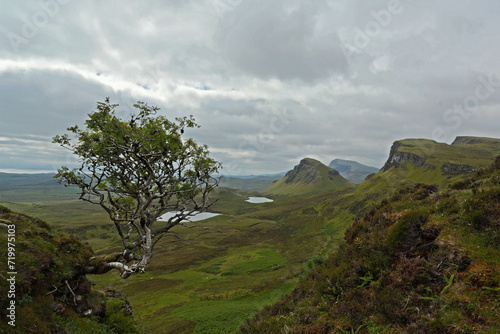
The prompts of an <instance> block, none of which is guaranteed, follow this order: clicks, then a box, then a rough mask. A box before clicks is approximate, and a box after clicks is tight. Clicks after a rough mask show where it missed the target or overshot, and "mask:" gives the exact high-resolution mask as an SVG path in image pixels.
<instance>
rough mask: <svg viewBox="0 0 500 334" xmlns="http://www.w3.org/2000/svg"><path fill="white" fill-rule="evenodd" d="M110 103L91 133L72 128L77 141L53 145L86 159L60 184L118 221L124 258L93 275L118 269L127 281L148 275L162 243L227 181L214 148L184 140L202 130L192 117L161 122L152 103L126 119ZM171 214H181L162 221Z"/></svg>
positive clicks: (91, 121) (97, 114)
mask: <svg viewBox="0 0 500 334" xmlns="http://www.w3.org/2000/svg"><path fill="white" fill-rule="evenodd" d="M116 107H118V105H117V104H111V103H110V100H109V98H106V100H105V102H98V103H97V110H96V111H94V112H92V113H90V114H89V118H88V120H87V121H86V122H85V128H83V129H80V128H79V127H78V126H77V125H75V126H73V127H69V128H68V131H69V134H64V135H58V136H55V137H54V138H53V142H54V143H57V144H59V145H61V146H62V147H65V148H67V149H69V150H70V151H72V152H73V153H74V154H75V155H77V156H78V157H79V165H80V167H78V168H73V169H70V168H68V167H66V166H62V167H61V168H60V169H59V170H58V173H57V174H56V176H55V177H56V178H58V180H59V182H60V183H63V184H65V185H66V186H68V185H75V186H78V188H79V189H80V199H81V200H84V201H87V202H90V203H93V204H98V205H100V206H101V207H102V208H103V209H104V210H105V211H106V212H107V213H108V214H109V217H110V218H111V220H112V221H113V223H114V225H115V227H116V230H117V232H118V234H119V236H120V238H121V241H122V244H123V251H122V252H120V253H118V254H114V255H110V256H107V257H106V258H105V260H103V261H96V262H95V266H93V267H91V268H88V271H89V273H100V272H105V271H109V270H110V269H112V268H116V269H118V270H119V271H120V272H121V277H122V278H127V277H129V276H130V275H131V274H132V273H135V272H141V273H143V272H144V271H145V269H146V266H147V265H148V263H149V262H150V260H151V257H152V255H153V248H154V246H155V245H156V243H157V242H158V241H159V240H160V239H161V238H162V237H163V236H164V235H165V234H166V233H168V232H169V230H170V229H171V228H172V227H174V226H176V225H178V224H182V223H183V221H185V219H186V218H187V217H189V216H193V215H196V214H197V213H199V212H203V211H205V210H206V209H207V208H208V207H209V206H210V205H212V204H213V203H214V202H215V200H216V199H215V198H213V197H212V194H213V190H214V189H215V187H217V185H218V183H219V179H218V178H216V177H214V175H216V174H217V172H218V170H219V168H220V167H221V166H220V163H218V162H217V161H215V160H214V159H212V158H211V157H210V156H209V151H208V147H207V146H206V145H198V144H197V143H196V142H195V141H194V140H193V139H192V138H189V139H183V138H182V135H183V134H184V131H185V129H187V128H196V127H199V125H198V124H197V123H196V122H195V119H194V118H193V117H192V116H190V117H182V118H175V121H171V120H169V119H167V118H166V117H165V116H161V115H158V111H159V108H158V107H154V106H149V105H148V104H146V103H144V102H137V104H135V105H134V107H135V108H137V110H138V112H137V113H136V114H134V115H131V116H130V119H129V120H123V119H121V118H120V117H118V116H117V115H116V112H115V109H116ZM165 212H175V214H174V215H173V216H172V217H170V218H168V220H166V221H158V218H160V217H161V215H162V214H164V213H165Z"/></svg>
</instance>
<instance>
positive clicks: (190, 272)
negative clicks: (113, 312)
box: [0, 187, 353, 333]
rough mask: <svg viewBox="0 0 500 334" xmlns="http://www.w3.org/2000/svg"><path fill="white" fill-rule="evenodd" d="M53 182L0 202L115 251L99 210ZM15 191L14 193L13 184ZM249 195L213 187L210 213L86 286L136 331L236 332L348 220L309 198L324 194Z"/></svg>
mask: <svg viewBox="0 0 500 334" xmlns="http://www.w3.org/2000/svg"><path fill="white" fill-rule="evenodd" d="M61 188H62V191H61V192H60V193H57V192H55V196H54V198H52V197H51V198H48V199H45V200H44V197H43V196H37V195H36V192H37V191H36V189H35V190H33V189H28V188H26V192H27V194H30V195H29V196H26V197H25V199H26V201H22V200H21V201H9V202H5V201H4V202H0V205H3V206H5V207H8V208H10V209H12V210H14V211H17V212H21V213H25V214H28V215H30V216H34V217H38V218H41V219H43V220H44V221H46V222H48V223H49V224H50V225H52V226H53V227H55V228H57V229H61V230H63V231H66V232H71V233H74V234H76V235H77V236H78V237H79V238H80V239H81V240H83V241H84V242H87V243H88V244H89V245H90V246H91V247H92V249H93V250H94V252H95V253H96V255H99V254H107V253H109V252H112V251H116V250H119V247H120V245H119V243H118V239H119V238H117V236H116V232H115V230H114V226H113V225H112V223H111V221H110V220H109V219H108V217H107V215H106V214H105V213H104V212H103V211H102V210H101V209H100V208H99V207H98V206H95V205H91V204H88V203H84V202H81V201H78V200H76V199H74V198H76V195H74V190H73V194H70V195H67V194H66V193H65V192H67V189H65V188H64V187H61ZM17 194H18V197H17V199H23V197H22V193H21V192H20V190H19V189H17ZM250 195H255V193H250V192H246V191H242V190H235V189H229V188H221V189H219V190H218V194H217V196H218V198H219V200H218V202H217V203H216V204H215V205H214V206H213V207H212V208H211V211H214V212H218V213H221V214H220V215H218V216H215V217H212V218H210V219H207V220H204V221H200V222H193V223H186V227H183V226H177V227H175V228H174V229H173V230H172V231H171V232H170V233H168V234H167V235H166V236H165V237H164V238H163V239H162V241H160V242H159V243H158V245H157V246H156V248H155V254H154V257H153V260H152V263H151V264H150V266H149V267H148V271H147V272H146V273H145V274H143V275H133V276H131V277H130V278H129V279H126V280H123V279H121V278H120V277H119V275H118V273H117V272H114V271H111V272H109V273H107V274H105V275H93V276H91V277H90V279H91V280H92V281H94V282H95V283H96V286H95V288H96V289H105V288H106V287H109V286H112V287H115V288H117V289H118V290H119V291H121V292H123V293H124V294H125V295H126V297H127V298H128V299H129V300H130V302H131V304H132V306H133V308H134V318H135V320H136V321H138V322H139V324H140V326H141V327H142V328H143V329H144V332H146V333H234V332H236V331H237V329H238V328H239V327H240V326H241V325H242V324H243V323H244V321H245V320H246V319H247V318H249V317H252V316H253V315H254V314H255V313H256V312H257V311H258V310H260V309H261V308H262V307H264V306H265V305H271V304H273V303H275V302H277V301H278V300H280V299H281V298H282V297H283V296H284V295H286V294H288V293H290V292H291V291H292V290H293V289H294V288H295V286H296V285H297V284H298V282H299V281H300V280H301V278H303V277H304V275H305V274H306V273H307V272H308V271H310V270H312V269H314V268H315V267H316V266H317V265H319V264H320V263H321V262H322V261H323V260H324V258H325V257H326V255H327V254H328V253H330V252H331V251H332V250H333V249H334V248H335V246H336V243H337V242H338V241H340V240H341V239H342V237H343V232H344V230H345V229H346V228H347V227H348V226H350V224H351V223H352V219H353V216H352V215H350V214H348V213H347V211H343V212H340V211H338V209H334V210H331V206H330V204H328V202H325V204H323V205H321V204H318V203H321V202H323V201H325V199H326V198H331V196H327V197H320V198H317V197H314V196H311V197H300V198H294V197H288V198H277V199H275V201H274V202H271V203H261V204H252V203H248V202H246V201H245V200H246V199H247V198H248V196H250ZM64 198H66V199H64ZM318 254H323V255H318Z"/></svg>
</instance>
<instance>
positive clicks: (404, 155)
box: [382, 141, 426, 172]
mask: <svg viewBox="0 0 500 334" xmlns="http://www.w3.org/2000/svg"><path fill="white" fill-rule="evenodd" d="M403 146H407V147H409V145H404V144H402V143H400V142H398V141H396V142H394V144H392V147H391V151H390V153H389V159H387V162H386V163H385V165H384V167H382V170H383V171H384V172H385V171H387V170H389V169H390V168H392V167H396V168H399V167H403V166H404V164H405V163H406V162H407V161H410V162H411V163H412V164H414V165H415V167H422V166H423V165H424V164H425V161H426V159H425V158H424V157H421V156H418V155H417V154H415V153H409V152H399V151H398V148H400V147H403Z"/></svg>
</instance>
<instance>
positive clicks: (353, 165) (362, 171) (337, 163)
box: [328, 159, 379, 184]
mask: <svg viewBox="0 0 500 334" xmlns="http://www.w3.org/2000/svg"><path fill="white" fill-rule="evenodd" d="M328 167H330V168H333V169H335V170H337V171H338V172H339V173H340V175H342V177H344V178H345V179H347V180H348V181H350V182H352V183H356V184H358V183H361V182H363V181H364V180H365V178H366V177H367V176H368V175H370V174H371V173H377V172H378V171H379V168H375V167H370V166H366V165H363V164H360V163H359V162H356V161H352V160H342V159H335V160H332V161H331V162H330V164H329V165H328Z"/></svg>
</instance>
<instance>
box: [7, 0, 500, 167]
mask: <svg viewBox="0 0 500 334" xmlns="http://www.w3.org/2000/svg"><path fill="white" fill-rule="evenodd" d="M124 4H125V5H124ZM0 9H1V10H2V13H3V16H2V17H3V19H2V22H1V23H0V30H1V31H2V33H3V36H4V38H2V39H0V117H1V118H0V119H1V120H2V121H1V122H0V170H20V171H25V172H26V171H27V172H31V171H34V170H36V171H51V170H54V171H55V170H56V169H57V168H59V167H60V166H61V165H68V166H73V165H74V164H75V163H76V162H77V157H74V156H72V155H71V154H70V153H69V152H68V151H67V150H64V149H62V148H60V147H59V146H58V145H56V144H52V138H53V137H54V136H55V135H61V134H63V133H65V132H66V128H68V127H70V126H73V125H75V124H78V125H82V124H83V123H84V121H85V119H86V118H87V114H88V113H89V112H91V111H93V110H95V107H96V103H97V102H100V101H104V99H105V98H106V97H110V101H111V103H116V104H119V107H118V108H117V115H118V116H120V117H122V118H127V117H128V116H129V115H130V114H131V113H133V112H134V111H135V108H133V104H134V103H136V102H137V101H144V102H146V103H148V104H149V105H153V106H158V107H160V108H161V110H160V111H159V113H160V114H161V115H165V116H168V117H169V118H174V117H177V116H188V115H193V116H194V118H195V119H196V121H197V123H199V124H200V125H201V128H200V129H196V130H189V131H186V134H185V135H186V137H192V138H194V139H195V140H196V141H197V142H198V143H200V144H206V145H208V147H209V151H210V152H211V156H212V157H213V158H214V159H216V160H217V161H220V162H221V163H222V164H223V165H224V166H225V169H226V171H225V172H226V173H227V174H231V175H252V174H255V175H262V174H271V173H278V172H282V171H283V170H287V169H289V168H290V166H294V164H296V163H297V161H300V159H301V158H303V157H304V156H307V157H310V158H313V159H316V160H319V161H322V162H324V161H325V162H328V160H329V161H331V160H332V159H335V158H340V159H344V160H352V161H357V162H359V163H362V164H364V165H367V166H381V165H383V163H384V161H385V159H386V158H387V152H388V151H389V148H390V146H391V145H392V143H393V142H394V141H396V140H400V139H405V138H427V139H432V140H436V141H438V142H445V143H451V142H452V141H453V140H454V138H455V137H457V136H463V135H464V134H467V135H469V136H477V137H491V138H500V130H499V129H498V127H497V124H498V123H499V121H500V114H499V113H498V110H500V90H499V87H500V62H499V61H498V59H500V48H499V47H498V45H500V36H499V35H498V34H497V33H496V32H497V31H498V30H499V29H500V22H499V21H498V20H497V18H498V17H499V16H500V7H499V6H497V5H496V4H495V3H494V2H491V1H488V0H479V1H475V2H472V1H466V2H464V3H462V4H461V5H460V6H457V5H456V2H454V1H452V0H445V1H441V2H439V3H435V2H431V1H420V2H412V1H407V0H395V1H387V0H374V1H370V2H369V3H367V2H361V1H357V2H353V1H348V0H341V1H337V2H335V3H332V2H329V1H324V0H320V1H314V2H304V1H298V0H278V1H274V2H268V1H264V0H252V1H251V0H200V1H197V2H196V3H192V2H179V1H168V2H164V1H157V0H156V1H151V2H148V4H147V5H145V4H143V3H136V2H125V3H120V4H117V3H115V2H104V3H103V2H99V1H95V0H91V1H87V2H85V3H79V2H74V1H73V2H68V1H62V0H51V1H49V2H16V3H14V4H11V3H8V4H7V3H5V4H0ZM131 46H133V47H131ZM305 152H307V153H305Z"/></svg>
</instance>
